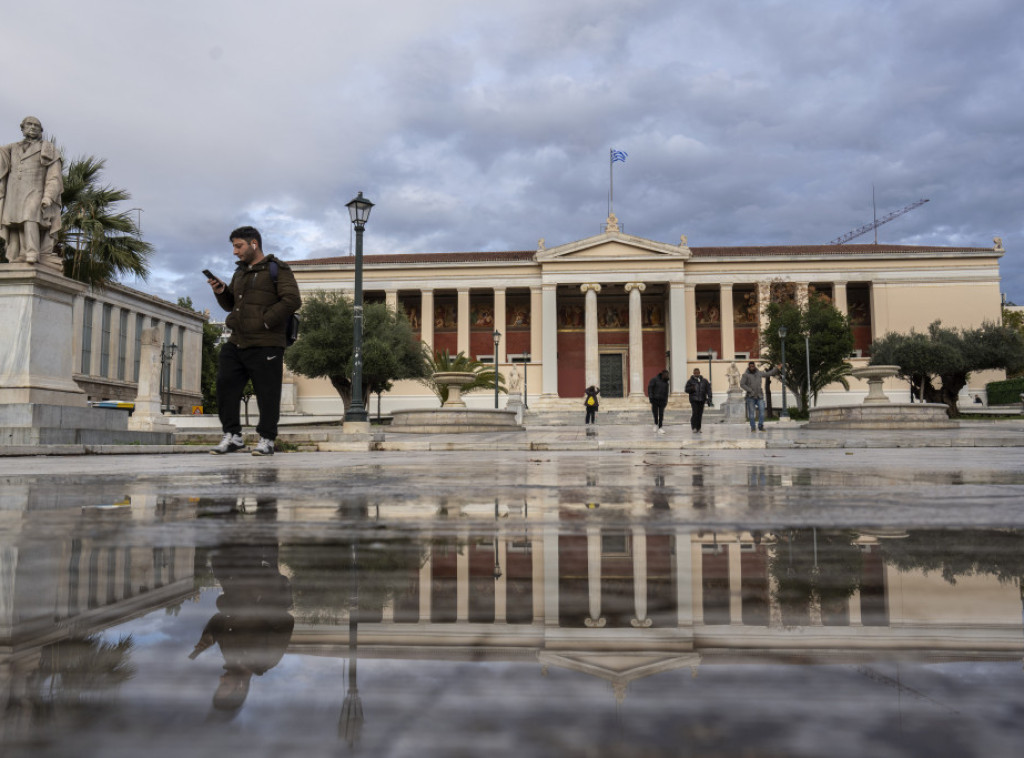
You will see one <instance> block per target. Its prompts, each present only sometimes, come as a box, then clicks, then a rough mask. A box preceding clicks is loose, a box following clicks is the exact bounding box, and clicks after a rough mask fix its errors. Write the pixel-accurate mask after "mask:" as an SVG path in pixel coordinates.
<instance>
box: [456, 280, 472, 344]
mask: <svg viewBox="0 0 1024 758" xmlns="http://www.w3.org/2000/svg"><path fill="white" fill-rule="evenodd" d="M458 314H459V315H458V320H459V321H458V335H457V338H456V339H457V340H458V341H457V342H456V343H455V350H456V352H459V353H465V355H466V357H467V358H472V357H473V356H471V355H470V354H469V290H459V294H458Z"/></svg>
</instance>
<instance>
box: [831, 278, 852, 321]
mask: <svg viewBox="0 0 1024 758" xmlns="http://www.w3.org/2000/svg"><path fill="white" fill-rule="evenodd" d="M832 305H834V306H835V307H836V310H837V311H839V312H840V313H842V314H843V315H844V316H848V315H849V305H848V304H847V302H846V282H833V283H832Z"/></svg>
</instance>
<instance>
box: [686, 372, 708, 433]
mask: <svg viewBox="0 0 1024 758" xmlns="http://www.w3.org/2000/svg"><path fill="white" fill-rule="evenodd" d="M683 389H684V390H685V391H686V394H687V395H689V396H690V410H691V413H690V428H691V429H692V430H693V431H695V432H697V433H698V434H700V422H701V419H703V418H704V406H705V405H711V382H709V381H708V380H707V379H705V378H704V377H703V376H701V375H700V369H699V368H695V369H694V370H693V376H691V377H690V378H689V379H687V380H686V386H685V387H684V388H683Z"/></svg>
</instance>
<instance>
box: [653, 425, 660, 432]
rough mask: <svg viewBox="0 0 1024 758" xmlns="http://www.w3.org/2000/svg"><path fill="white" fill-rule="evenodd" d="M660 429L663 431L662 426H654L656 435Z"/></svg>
mask: <svg viewBox="0 0 1024 758" xmlns="http://www.w3.org/2000/svg"><path fill="white" fill-rule="evenodd" d="M659 429H661V427H660V426H658V425H657V424H655V425H654V432H655V434H657V432H658V430H659Z"/></svg>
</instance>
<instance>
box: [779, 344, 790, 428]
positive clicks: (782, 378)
mask: <svg viewBox="0 0 1024 758" xmlns="http://www.w3.org/2000/svg"><path fill="white" fill-rule="evenodd" d="M788 333H789V330H788V329H786V327H784V326H780V327H779V340H780V341H781V342H782V376H780V377H779V382H780V383H781V384H782V410H781V411H779V418H780V419H782V418H787V417H788V416H789V412H788V411H787V410H786V335H787V334H788Z"/></svg>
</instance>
